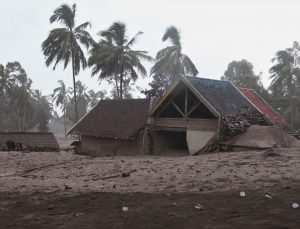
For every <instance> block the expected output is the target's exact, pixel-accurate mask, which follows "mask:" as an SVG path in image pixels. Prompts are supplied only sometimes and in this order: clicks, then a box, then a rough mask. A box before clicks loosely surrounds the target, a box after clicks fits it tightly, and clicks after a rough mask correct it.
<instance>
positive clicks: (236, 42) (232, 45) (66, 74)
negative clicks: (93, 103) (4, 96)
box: [0, 0, 300, 97]
mask: <svg viewBox="0 0 300 229" xmlns="http://www.w3.org/2000/svg"><path fill="white" fill-rule="evenodd" d="M64 3H67V4H69V5H72V4H73V3H76V5H77V17H76V23H77V24H79V23H80V24H81V23H83V22H85V21H89V22H91V23H92V28H91V30H90V32H91V34H92V36H93V37H94V39H95V40H99V37H98V36H97V33H98V32H99V31H101V30H105V29H107V28H108V27H109V26H110V25H111V24H112V23H113V22H115V21H122V22H125V23H126V25H127V28H128V31H127V32H128V36H129V38H130V37H132V36H134V35H135V34H136V33H137V32H139V31H143V32H144V34H143V35H142V36H141V37H140V39H139V40H138V42H137V44H136V45H135V46H134V47H133V49H136V50H145V51H148V52H149V54H150V55H151V56H153V57H155V55H156V53H157V51H159V50H160V49H162V48H164V47H166V46H167V45H169V43H168V42H163V41H162V36H163V34H164V32H165V30H166V28H167V27H169V26H171V25H174V26H176V27H177V28H178V29H179V31H180V34H181V43H182V51H183V53H185V54H187V55H188V56H189V57H190V58H191V59H192V61H193V62H194V64H195V65H196V67H197V69H198V71H199V74H198V76H199V77H204V78H211V79H220V77H221V76H222V75H223V74H224V71H225V70H226V68H227V65H228V64H229V63H230V62H231V61H233V60H241V59H247V60H248V61H250V62H251V63H252V64H253V65H254V71H255V73H256V74H259V73H260V72H262V82H263V84H264V86H265V87H268V85H269V84H270V80H269V76H270V74H269V69H270V67H271V66H272V62H271V59H272V58H273V57H274V56H275V54H276V52H277V51H278V50H283V49H286V48H288V47H290V46H292V43H293V41H299V35H300V23H299V10H300V1H296V0H294V1H292V0H273V1H272V0H252V1H247V0H239V1H238V0H231V1H229V0H210V1H209V0H198V1H196V0H185V1H184V0H160V1H159V0H152V1H150V0H119V1H114V0H111V1H109V0H72V1H70V0H59V1H58V0H0V9H1V13H0V31H1V32H0V64H3V65H5V64H6V63H7V62H11V61H19V62H20V63H21V65H22V66H23V67H24V69H25V70H26V72H27V75H28V76H29V77H30V78H31V79H32V80H33V88H34V89H40V90H41V91H42V92H43V94H51V93H52V91H53V89H54V88H55V87H57V86H58V84H57V81H58V80H63V81H64V82H65V83H66V84H67V85H68V86H72V73H71V66H69V67H67V69H66V70H63V65H62V64H61V65H59V66H58V67H57V68H56V69H55V71H53V70H52V67H48V68H47V67H46V65H45V57H44V56H43V53H42V50H41V44H42V42H43V41H44V40H45V39H46V38H47V35H48V33H49V31H50V30H51V29H53V28H56V27H61V24H59V23H54V24H50V22H49V18H50V16H51V15H52V13H53V11H54V10H55V9H56V8H57V7H59V6H60V5H61V4H64ZM144 64H145V66H146V67H147V69H148V72H149V70H150V67H151V64H150V63H144ZM76 79H77V80H81V81H82V82H83V83H84V84H85V85H86V86H87V87H88V88H89V89H94V90H96V91H97V90H103V89H105V90H107V91H109V90H110V87H109V86H108V84H107V83H106V82H105V81H101V82H99V81H97V77H96V76H95V77H91V69H88V68H87V69H85V70H84V71H81V72H80V73H79V75H78V76H77V78H76ZM150 81H151V78H150V77H146V78H140V79H139V80H138V81H137V82H136V85H137V86H139V87H142V88H146V87H148V83H149V82H150ZM134 95H135V97H139V96H141V95H140V94H139V93H137V92H136V93H134Z"/></svg>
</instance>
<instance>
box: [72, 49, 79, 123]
mask: <svg viewBox="0 0 300 229" xmlns="http://www.w3.org/2000/svg"><path fill="white" fill-rule="evenodd" d="M72 74H73V91H74V103H75V123H76V122H78V110H77V98H76V82H75V71H74V54H73V51H72Z"/></svg>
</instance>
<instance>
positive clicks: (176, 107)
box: [171, 101, 184, 117]
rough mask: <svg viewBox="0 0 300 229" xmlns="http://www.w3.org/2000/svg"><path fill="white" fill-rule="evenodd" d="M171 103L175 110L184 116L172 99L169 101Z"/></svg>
mask: <svg viewBox="0 0 300 229" xmlns="http://www.w3.org/2000/svg"><path fill="white" fill-rule="evenodd" d="M171 103H172V105H173V106H174V107H175V108H176V110H177V111H178V112H179V113H180V114H181V115H182V117H184V113H183V112H182V111H181V110H180V108H179V107H178V106H177V105H176V103H174V101H171Z"/></svg>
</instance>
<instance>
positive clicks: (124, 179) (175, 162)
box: [0, 148, 300, 229]
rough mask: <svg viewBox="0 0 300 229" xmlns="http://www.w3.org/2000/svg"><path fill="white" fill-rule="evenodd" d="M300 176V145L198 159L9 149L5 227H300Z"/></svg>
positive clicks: (3, 187) (1, 208)
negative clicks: (90, 154)
mask: <svg viewBox="0 0 300 229" xmlns="http://www.w3.org/2000/svg"><path fill="white" fill-rule="evenodd" d="M299 181H300V149H299V148H290V149H275V150H268V151H248V152H222V153H210V154H203V155H199V156H194V157H190V156H186V157H158V156H139V157H115V158H113V157H105V158H103V157H86V156H80V155H74V154H73V153H72V152H66V151H63V152H59V153H54V152H51V153H46V152H43V153H37V152H32V153H20V152H1V153H0V216H1V217H0V228H152V229H153V228H166V227H172V228H272V229H273V228H286V229H287V228H300V208H298V209H293V208H292V207H291V206H292V203H294V202H295V203H299V204H300V182H299ZM240 191H245V192H246V196H245V197H241V196H240ZM266 195H268V196H266ZM197 204H201V206H202V207H203V208H202V207H201V208H202V210H198V209H196V208H195V205H197ZM124 206H126V207H128V208H129V210H128V211H126V212H124V211H122V207H124Z"/></svg>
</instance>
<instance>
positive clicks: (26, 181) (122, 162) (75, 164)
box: [0, 148, 300, 193]
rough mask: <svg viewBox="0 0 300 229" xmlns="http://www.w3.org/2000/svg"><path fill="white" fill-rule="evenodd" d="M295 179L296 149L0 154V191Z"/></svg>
mask: <svg viewBox="0 0 300 229" xmlns="http://www.w3.org/2000/svg"><path fill="white" fill-rule="evenodd" d="M299 180H300V151H299V149H296V148H295V149H290V150H284V149H277V150H273V151H261V152H258V151H249V152H230V153H229V152H222V153H213V154H205V155H200V156H194V157H190V156H186V157H157V156H156V157H155V156H143V157H116V158H111V157H105V158H103V157H94V158H92V157H85V156H79V155H74V154H73V153H71V152H60V153H54V152H52V153H45V152H44V153H36V152H32V153H20V152H9V153H7V152H2V153H1V154H0V192H10V191H20V192H37V191H43V192H45V191H48V192H53V191H62V190H65V189H67V190H69V191H71V192H82V191H98V192H151V193H153V192H198V191H222V190H228V189H230V190H232V189H242V188H244V187H247V188H251V189H264V188H266V189H267V188H268V187H270V186H273V185H283V186H284V185H285V184H290V183H293V182H298V181H299Z"/></svg>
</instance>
